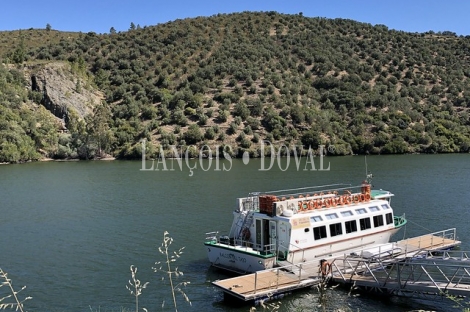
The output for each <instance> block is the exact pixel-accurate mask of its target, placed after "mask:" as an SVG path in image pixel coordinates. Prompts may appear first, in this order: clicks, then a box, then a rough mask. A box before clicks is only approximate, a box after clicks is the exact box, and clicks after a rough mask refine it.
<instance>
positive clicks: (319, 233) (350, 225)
mask: <svg viewBox="0 0 470 312" xmlns="http://www.w3.org/2000/svg"><path fill="white" fill-rule="evenodd" d="M372 222H373V224H374V228H377V227H380V226H383V225H384V215H376V216H373V217H372ZM385 223H386V224H387V225H388V224H391V223H393V215H392V213H391V212H390V213H387V214H385ZM329 227H330V236H331V237H334V236H338V235H342V234H343V226H342V223H341V222H339V223H333V224H330V225H329ZM359 228H360V229H361V231H364V230H367V229H370V228H372V223H371V220H370V217H367V218H362V219H359ZM344 229H345V231H346V234H349V233H354V232H357V230H358V228H357V220H351V221H346V222H344ZM309 230H310V229H309V228H306V229H305V231H306V232H308V231H309ZM313 237H314V239H315V240H318V239H322V238H326V237H327V233H326V225H322V226H317V227H314V228H313Z"/></svg>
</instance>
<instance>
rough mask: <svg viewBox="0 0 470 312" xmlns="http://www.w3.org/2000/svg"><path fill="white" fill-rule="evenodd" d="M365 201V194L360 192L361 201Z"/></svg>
mask: <svg viewBox="0 0 470 312" xmlns="http://www.w3.org/2000/svg"><path fill="white" fill-rule="evenodd" d="M363 201H366V195H364V194H361V202H363Z"/></svg>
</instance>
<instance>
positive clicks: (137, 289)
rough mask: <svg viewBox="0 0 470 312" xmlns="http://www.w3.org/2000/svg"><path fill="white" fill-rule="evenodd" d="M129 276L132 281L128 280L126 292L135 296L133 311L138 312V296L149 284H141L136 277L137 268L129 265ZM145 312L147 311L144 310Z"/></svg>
mask: <svg viewBox="0 0 470 312" xmlns="http://www.w3.org/2000/svg"><path fill="white" fill-rule="evenodd" d="M130 269H131V276H132V280H129V285H126V288H127V290H129V291H130V293H131V295H134V296H135V311H136V312H138V311H139V296H140V295H141V294H142V289H144V288H146V287H147V285H148V284H149V283H148V282H146V283H144V284H142V283H141V282H140V280H139V279H138V278H137V277H136V275H137V267H135V266H133V265H131V268H130ZM144 310H145V311H147V309H144Z"/></svg>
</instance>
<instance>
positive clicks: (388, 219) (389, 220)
mask: <svg viewBox="0 0 470 312" xmlns="http://www.w3.org/2000/svg"><path fill="white" fill-rule="evenodd" d="M385 222H387V224H391V223H393V216H392V213H387V214H386V215H385Z"/></svg>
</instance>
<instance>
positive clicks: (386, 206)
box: [382, 204, 390, 209]
mask: <svg viewBox="0 0 470 312" xmlns="http://www.w3.org/2000/svg"><path fill="white" fill-rule="evenodd" d="M382 208H383V209H390V206H389V205H387V204H383V205H382Z"/></svg>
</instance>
